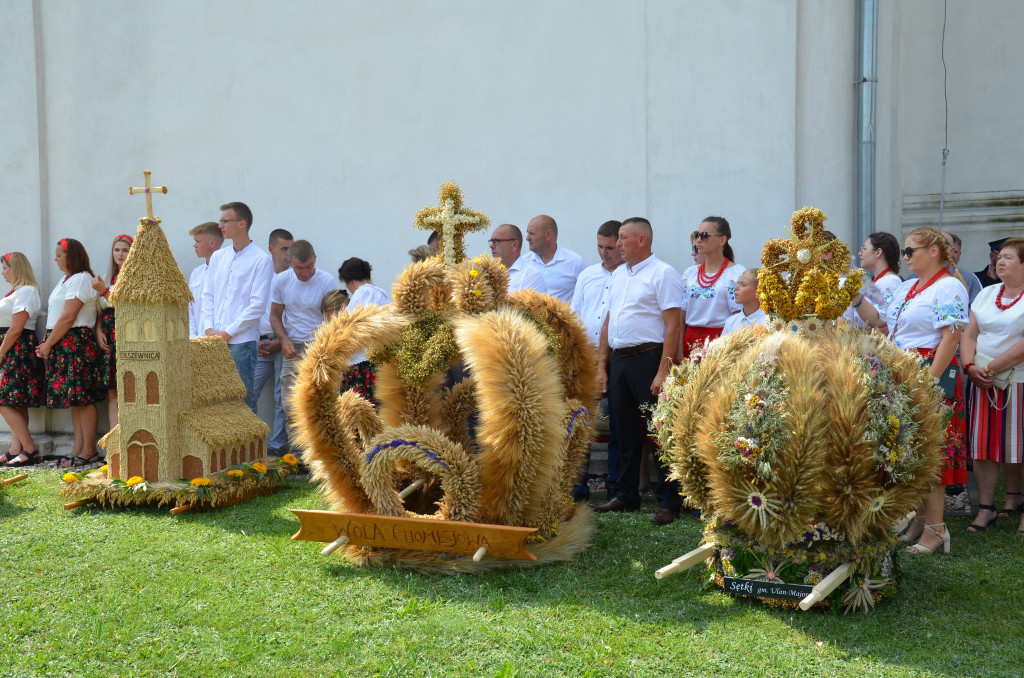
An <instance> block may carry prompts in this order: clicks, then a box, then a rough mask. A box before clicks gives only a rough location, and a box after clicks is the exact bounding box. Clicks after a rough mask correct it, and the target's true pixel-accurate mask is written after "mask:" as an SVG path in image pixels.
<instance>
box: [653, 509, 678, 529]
mask: <svg viewBox="0 0 1024 678" xmlns="http://www.w3.org/2000/svg"><path fill="white" fill-rule="evenodd" d="M678 517H679V513H678V512H676V511H673V510H672V509H668V508H660V509H658V512H657V513H655V514H654V517H653V518H651V524H652V525H668V524H669V523H672V522H675V519H676V518H678Z"/></svg>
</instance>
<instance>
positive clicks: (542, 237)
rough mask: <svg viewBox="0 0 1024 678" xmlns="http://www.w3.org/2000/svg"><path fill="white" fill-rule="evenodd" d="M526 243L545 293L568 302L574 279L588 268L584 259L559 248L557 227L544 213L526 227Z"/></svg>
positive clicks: (529, 256)
mask: <svg viewBox="0 0 1024 678" xmlns="http://www.w3.org/2000/svg"><path fill="white" fill-rule="evenodd" d="M526 241H527V242H528V243H529V244H530V253H529V254H528V255H527V257H528V258H529V259H530V260H531V261H533V262H534V263H535V264H537V266H539V267H540V269H541V271H542V272H543V273H544V281H545V282H546V283H547V286H548V294H550V295H551V296H553V297H555V298H556V299H561V300H562V301H564V302H565V303H567V304H568V303H570V302H571V301H572V293H573V291H574V290H575V289H576V278H578V277H579V275H580V273H582V272H583V269H585V268H586V267H587V263H586V262H585V261H583V257H581V256H580V255H578V254H576V253H575V252H573V251H572V250H570V249H568V248H566V247H560V246H559V245H558V224H556V223H555V220H554V219H552V218H551V217H549V216H548V215H546V214H541V215H538V216H536V217H534V218H533V219H530V223H529V224H527V225H526Z"/></svg>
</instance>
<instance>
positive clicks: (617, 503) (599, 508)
mask: <svg viewBox="0 0 1024 678" xmlns="http://www.w3.org/2000/svg"><path fill="white" fill-rule="evenodd" d="M590 508H592V509H593V510H594V511H596V512H597V513H623V512H626V511H639V510H640V509H638V508H629V507H628V506H626V504H625V502H623V501H622V500H621V499H618V498H615V499H611V500H610V501H606V502H605V503H603V504H598V505H596V506H591V507H590Z"/></svg>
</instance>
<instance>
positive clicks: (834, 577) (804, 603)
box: [800, 563, 853, 612]
mask: <svg viewBox="0 0 1024 678" xmlns="http://www.w3.org/2000/svg"><path fill="white" fill-rule="evenodd" d="M851 572H853V563H843V564H842V565H840V566H839V567H837V568H836V569H834V570H832V572H831V573H830V574H829V575H828V576H827V577H825V578H824V579H822V580H821V581H820V582H818V584H817V586H815V587H814V588H813V589H811V592H810V593H808V594H807V597H806V598H804V599H803V600H801V601H800V609H801V610H804V611H805V612H806V611H807V610H809V609H811V608H812V607H814V606H815V605H816V604H817V603H818V602H820V601H821V600H823V599H824V598H825V597H827V596H828V594H830V593H832V592H833V591H834V590H835V589H836V587H837V586H839V585H840V584H842V583H843V582H844V581H846V580H847V579H848V578H849V576H850V573H851Z"/></svg>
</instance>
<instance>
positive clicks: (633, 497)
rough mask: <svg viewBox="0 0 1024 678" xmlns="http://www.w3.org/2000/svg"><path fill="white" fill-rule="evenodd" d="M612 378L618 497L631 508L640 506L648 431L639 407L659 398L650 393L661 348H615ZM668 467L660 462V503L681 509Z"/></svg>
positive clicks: (663, 506) (670, 507) (611, 394)
mask: <svg viewBox="0 0 1024 678" xmlns="http://www.w3.org/2000/svg"><path fill="white" fill-rule="evenodd" d="M609 363H610V365H611V378H610V379H609V382H608V395H609V396H611V398H610V400H611V401H612V406H613V407H614V408H615V429H616V430H615V432H616V434H617V437H618V439H619V459H620V472H619V477H618V481H617V482H618V494H617V495H616V497H617V498H618V499H619V500H620V501H622V503H623V504H625V505H626V506H628V507H629V508H637V507H639V506H640V492H639V489H638V488H639V484H640V460H641V458H642V455H643V436H644V434H645V433H646V432H647V418H648V417H649V416H650V415H649V414H647V413H645V412H643V411H642V410H641V409H640V408H641V406H645V405H648V406H649V405H652V404H653V403H655V402H657V400H658V398H657V396H655V395H652V394H651V382H652V381H654V377H655V376H657V374H658V367H659V366H660V364H661V348H660V347H659V348H657V349H653V350H650V351H645V352H643V353H637V354H636V355H631V356H625V357H624V356H621V355H619V354H618V353H615V351H612V353H611V356H610V358H609ZM667 475H668V469H667V468H665V467H664V466H663V465H662V464H661V463H660V462H659V463H658V489H657V491H656V492H655V494H656V496H657V498H658V507H659V508H667V509H671V510H673V511H676V512H678V511H679V510H680V509H681V508H682V505H683V499H682V497H680V496H679V483H677V482H675V481H669V480H667V479H666V476H667Z"/></svg>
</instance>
